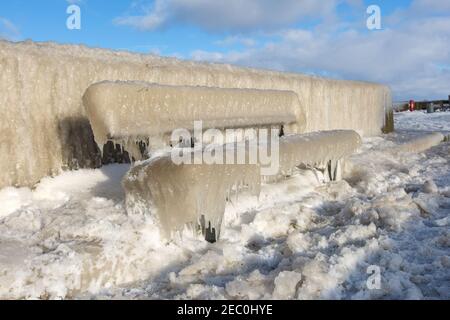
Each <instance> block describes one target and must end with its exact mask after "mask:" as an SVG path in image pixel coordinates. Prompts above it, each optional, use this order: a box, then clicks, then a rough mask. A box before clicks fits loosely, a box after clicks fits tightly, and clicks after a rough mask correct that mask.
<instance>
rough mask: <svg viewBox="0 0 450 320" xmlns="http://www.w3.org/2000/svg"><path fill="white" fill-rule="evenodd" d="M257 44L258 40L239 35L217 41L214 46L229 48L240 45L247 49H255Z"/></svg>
mask: <svg viewBox="0 0 450 320" xmlns="http://www.w3.org/2000/svg"><path fill="white" fill-rule="evenodd" d="M256 43H257V41H256V40H254V39H252V38H248V37H242V36H239V35H234V36H228V37H226V38H225V39H222V40H218V41H215V42H214V44H215V45H217V46H221V47H229V46H232V45H236V44H240V45H243V46H245V47H253V46H255V45H256Z"/></svg>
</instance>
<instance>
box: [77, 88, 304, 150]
mask: <svg viewBox="0 0 450 320" xmlns="http://www.w3.org/2000/svg"><path fill="white" fill-rule="evenodd" d="M83 102H84V105H85V107H86V110H87V114H88V116H89V120H90V122H91V125H92V128H93V131H94V136H95V139H96V141H97V143H98V144H99V145H100V146H101V145H103V144H104V143H105V142H106V141H107V140H108V139H115V140H118V139H120V138H126V139H128V138H132V139H134V140H139V139H142V138H147V137H152V138H153V139H156V138H157V137H158V136H161V135H164V134H170V133H172V131H174V130H176V129H187V130H190V131H192V130H193V129H194V121H202V127H203V129H205V130H206V129H209V128H215V129H225V128H246V127H258V126H265V125H282V124H283V125H287V124H292V123H295V122H296V121H297V120H298V121H299V123H298V124H297V128H296V130H297V131H300V132H301V131H303V130H304V128H305V115H304V111H303V109H302V106H301V104H300V101H299V99H298V96H297V94H296V93H294V92H293V91H280V90H257V89H222V88H211V87H200V86H196V87H192V86H167V85H159V84H151V83H145V82H110V81H105V82H100V83H97V84H94V85H92V86H90V87H89V88H88V89H87V91H86V93H85V95H84V97H83ZM286 129H287V127H286ZM150 140H152V139H150Z"/></svg>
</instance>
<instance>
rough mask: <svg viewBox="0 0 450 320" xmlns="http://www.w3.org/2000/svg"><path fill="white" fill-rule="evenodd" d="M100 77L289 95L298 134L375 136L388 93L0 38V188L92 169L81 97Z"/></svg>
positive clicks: (93, 151)
mask: <svg viewBox="0 0 450 320" xmlns="http://www.w3.org/2000/svg"><path fill="white" fill-rule="evenodd" d="M104 80H111V81H116V80H124V81H129V80H135V81H146V82H153V83H158V84H164V85H179V86H207V87H219V88H251V89H271V90H288V91H293V92H295V93H296V94H297V95H298V97H299V99H300V103H301V105H302V108H304V110H305V115H306V128H305V131H306V132H312V131H319V130H331V129H353V130H356V131H357V132H359V133H360V134H362V135H364V136H370V135H377V134H379V133H380V132H381V127H382V126H383V124H384V121H385V111H386V109H388V108H389V105H390V104H391V100H390V90H389V89H388V88H387V87H386V86H383V85H377V84H371V83H364V82H354V81H339V80H331V79H323V78H318V77H313V76H306V75H301V74H288V73H280V72H272V71H263V70H255V69H247V68H241V67H234V66H229V65H219V64H207V63H196V62H190V61H179V60H176V59H169V58H160V57H156V56H150V55H140V54H132V53H127V52H114V51H108V50H101V49H89V48H86V47H83V46H72V45H56V44H52V43H33V42H22V43H10V42H5V41H1V42H0V92H1V94H0V113H1V115H2V117H1V119H0V187H2V186H10V185H20V186H25V185H27V186H30V185H33V184H35V183H36V182H37V181H39V180H40V179H41V178H42V177H45V176H48V175H54V174H58V173H60V172H61V169H62V168H64V167H66V166H67V165H68V164H74V165H73V166H75V167H76V166H77V165H76V164H78V166H79V167H95V166H96V165H98V159H99V154H98V150H97V148H96V145H95V142H94V140H93V135H92V132H91V129H90V126H89V121H88V120H87V118H86V112H85V110H84V107H83V103H82V96H83V94H84V92H85V91H86V89H87V88H88V87H89V86H90V85H91V84H93V83H96V82H100V81H104ZM71 166H72V165H70V167H71Z"/></svg>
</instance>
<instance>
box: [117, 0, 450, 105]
mask: <svg viewBox="0 0 450 320" xmlns="http://www.w3.org/2000/svg"><path fill="white" fill-rule="evenodd" d="M134 3H135V5H134V7H133V8H134V9H135V10H138V13H137V14H134V15H133V14H130V15H126V16H124V17H122V18H119V19H117V20H116V23H118V24H122V25H129V26H133V27H136V28H140V29H142V30H155V29H159V28H166V27H170V26H171V25H173V24H188V25H194V26H196V27H199V28H201V29H203V30H205V31H207V32H218V33H227V34H228V36H227V37H225V38H224V39H222V40H219V41H216V42H214V43H213V45H216V46H221V47H223V48H227V47H229V48H230V50H229V51H225V52H224V51H223V49H222V50H218V51H217V52H216V51H206V50H203V49H202V48H199V49H198V50H194V51H193V52H192V53H191V58H193V59H195V60H206V61H215V62H225V63H233V64H239V65H244V66H253V67H259V68H268V69H276V70H282V71H293V72H307V73H314V74H318V75H324V76H332V77H336V78H344V79H355V80H367V81H375V82H382V83H386V84H389V85H390V86H391V87H392V88H393V91H394V94H395V97H396V98H397V99H408V98H419V99H420V98H434V97H436V98H439V97H446V96H447V95H448V94H450V86H449V83H450V72H449V69H450V31H449V30H450V13H449V12H450V1H444V0H414V1H413V2H412V4H411V5H410V6H409V7H406V8H405V7H403V8H401V7H400V8H401V9H397V10H396V11H395V12H394V13H392V14H391V15H389V16H387V15H386V14H385V13H384V12H385V11H384V9H383V6H382V4H380V5H381V10H382V11H381V12H382V23H383V30H381V31H372V32H370V31H368V30H367V29H366V21H365V15H366V6H365V5H364V3H363V1H362V0H326V1H317V0H279V1H275V0H246V1H242V0H226V1H225V0H214V1H210V0H155V2H154V3H153V5H152V6H150V7H145V4H148V3H149V2H148V1H147V0H136V2H134ZM343 3H346V4H348V5H349V6H350V7H347V9H349V10H353V11H348V12H347V13H346V14H347V15H352V14H353V17H356V18H355V19H353V20H348V19H346V20H341V19H340V17H339V14H338V10H337V8H338V5H340V4H343ZM308 19H313V20H314V22H315V23H316V25H315V27H314V28H313V29H300V28H296V27H294V26H295V25H298V22H304V21H308ZM236 45H242V46H243V48H242V49H240V50H237V49H236Z"/></svg>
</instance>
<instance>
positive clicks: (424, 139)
mask: <svg viewBox="0 0 450 320" xmlns="http://www.w3.org/2000/svg"><path fill="white" fill-rule="evenodd" d="M442 141H444V135H443V134H442V133H440V132H433V133H428V134H425V135H422V136H420V137H418V138H414V139H412V140H411V141H408V142H405V143H403V144H401V145H399V146H395V147H394V152H422V151H425V150H427V149H429V148H431V147H434V146H436V145H438V144H439V143H441V142H442Z"/></svg>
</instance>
